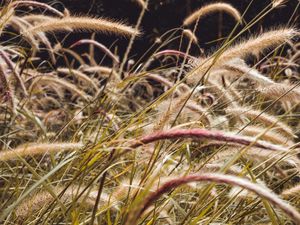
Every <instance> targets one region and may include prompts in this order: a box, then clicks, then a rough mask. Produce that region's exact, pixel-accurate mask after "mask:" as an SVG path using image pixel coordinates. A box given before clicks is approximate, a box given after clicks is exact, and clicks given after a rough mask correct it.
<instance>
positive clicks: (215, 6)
mask: <svg viewBox="0 0 300 225" xmlns="http://www.w3.org/2000/svg"><path fill="white" fill-rule="evenodd" d="M223 11H224V12H226V13H228V14H229V15H231V16H233V17H234V18H235V19H236V20H237V21H238V22H239V23H242V17H241V14H240V13H239V11H238V10H237V9H236V8H234V7H233V6H232V5H230V4H228V3H223V2H218V3H212V4H208V5H206V6H203V7H201V8H200V9H198V10H196V11H195V12H194V13H192V14H191V15H189V16H188V17H187V18H185V20H184V22H183V25H184V26H188V25H191V24H192V23H194V22H195V21H197V20H198V19H200V18H202V17H204V16H206V15H209V14H211V13H214V12H223Z"/></svg>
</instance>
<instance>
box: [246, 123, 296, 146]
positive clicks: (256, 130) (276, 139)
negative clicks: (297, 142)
mask: <svg viewBox="0 0 300 225" xmlns="http://www.w3.org/2000/svg"><path fill="white" fill-rule="evenodd" d="M265 131H266V128H264V127H259V126H247V127H246V128H244V129H243V130H242V131H241V134H243V135H246V136H250V137H253V136H258V135H261V134H262V133H263V135H261V136H260V139H262V140H265V141H270V142H272V143H274V144H280V145H291V144H293V143H292V142H291V141H289V139H287V138H285V137H284V136H282V135H280V134H279V133H277V132H275V131H272V130H268V131H267V132H265Z"/></svg>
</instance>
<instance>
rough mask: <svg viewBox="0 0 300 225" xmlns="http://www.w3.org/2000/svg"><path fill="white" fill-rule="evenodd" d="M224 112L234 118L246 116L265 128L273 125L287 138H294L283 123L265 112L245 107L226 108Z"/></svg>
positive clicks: (291, 131)
mask: <svg viewBox="0 0 300 225" xmlns="http://www.w3.org/2000/svg"><path fill="white" fill-rule="evenodd" d="M226 112H228V113H230V114H232V115H235V116H246V117H248V118H249V119H251V120H254V122H255V121H257V122H260V123H262V124H264V125H266V126H271V125H272V124H274V127H276V128H278V130H279V131H280V132H282V133H284V134H285V135H286V136H287V137H290V138H292V139H293V138H295V137H296V136H295V134H294V132H293V130H292V129H291V128H290V127H289V126H288V125H286V124H284V123H283V122H280V121H279V119H278V118H276V117H275V116H272V115H270V114H268V113H266V112H264V113H262V112H261V111H259V110H255V109H251V108H247V107H236V108H228V109H226Z"/></svg>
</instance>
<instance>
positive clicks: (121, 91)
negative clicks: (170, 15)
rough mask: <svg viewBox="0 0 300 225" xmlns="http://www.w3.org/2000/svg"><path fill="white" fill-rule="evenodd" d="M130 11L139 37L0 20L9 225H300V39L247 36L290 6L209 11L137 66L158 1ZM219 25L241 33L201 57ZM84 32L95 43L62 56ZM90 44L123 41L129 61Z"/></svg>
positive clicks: (2, 201)
mask: <svg viewBox="0 0 300 225" xmlns="http://www.w3.org/2000/svg"><path fill="white" fill-rule="evenodd" d="M135 3H136V4H137V5H139V6H140V7H139V10H140V12H141V13H140V16H139V17H138V19H137V22H136V24H133V25H126V24H125V23H123V22H121V21H119V22H116V21H115V20H113V19H111V18H106V19H104V18H96V17H93V16H91V15H85V16H83V15H81V16H76V15H73V14H72V12H69V10H67V9H65V10H64V11H58V10H57V9H55V8H53V7H52V6H51V5H48V4H45V3H39V2H35V1H11V2H10V1H7V2H6V3H5V4H4V6H3V8H1V18H0V22H1V23H0V26H1V29H0V31H1V33H0V35H1V38H2V39H1V40H2V41H1V50H0V81H1V83H0V141H1V142H0V146H1V147H0V149H1V150H0V171H1V174H0V208H1V209H2V210H1V211H0V223H1V224H108V225H112V224H126V225H129V224H147V225H150V224H300V198H299V194H298V192H299V172H300V159H299V146H300V145H299V131H298V130H299V126H300V125H299V109H300V108H299V102H300V101H299V95H300V94H299V93H300V88H299V84H300V83H299V82H300V79H299V61H300V45H299V42H298V40H299V31H298V30H297V29H296V28H295V27H293V26H291V25H290V24H283V25H282V26H280V27H275V28H272V29H271V28H264V31H263V32H262V33H260V34H251V35H250V37H249V36H248V37H245V35H244V34H245V33H246V32H248V31H249V30H250V28H251V27H253V26H254V25H256V24H258V23H260V22H261V21H262V20H263V19H264V17H265V16H266V15H268V14H269V13H272V12H273V11H276V10H277V9H278V7H281V6H282V4H284V2H283V1H274V2H272V3H271V4H270V5H269V6H268V7H266V8H265V9H263V10H262V11H261V12H258V13H257V15H256V16H255V18H254V19H253V20H251V21H249V22H245V21H244V19H243V17H244V15H246V14H247V9H246V10H245V12H239V11H238V10H237V9H236V8H235V7H234V5H229V4H227V3H215V4H210V5H206V6H203V7H202V8H199V9H198V10H196V11H195V12H194V13H192V14H191V15H187V17H186V18H187V20H188V21H189V22H186V21H183V24H184V27H180V28H178V29H174V30H171V31H169V32H167V33H166V34H165V35H163V36H162V37H161V38H160V41H161V43H160V44H159V46H158V45H154V46H153V47H152V48H151V49H149V52H147V53H145V56H144V57H142V58H141V59H140V60H138V61H134V60H133V59H131V55H132V54H134V53H135V52H134V50H135V48H134V47H133V46H134V44H135V41H136V39H137V38H140V39H142V38H143V33H142V32H140V30H143V29H142V27H143V18H144V16H145V13H146V12H147V10H151V7H150V6H151V1H147V0H145V1H140V0H139V1H135ZM20 7H22V9H25V10H23V11H20V10H18V8H20ZM249 7H250V6H249ZM31 8H34V9H38V8H40V9H42V10H43V13H35V14H34V13H32V12H31V11H30V9H31ZM220 11H224V12H226V13H228V14H230V15H231V16H233V17H234V18H235V19H236V20H237V25H236V26H235V27H234V28H233V30H232V33H231V34H228V36H227V37H225V38H224V40H223V41H222V45H221V46H219V47H218V48H216V50H215V51H214V52H211V53H210V54H208V53H206V52H204V53H203V54H202V55H201V56H197V55H193V53H192V51H190V50H193V49H195V48H197V47H199V43H201V42H200V41H199V40H201V37H197V33H196V31H197V29H198V28H197V27H199V24H201V21H202V20H201V19H202V17H204V16H206V15H209V14H213V13H215V12H218V13H219V12H220ZM292 16H294V15H292ZM291 21H292V18H291ZM224 22H226V21H224ZM239 26H240V29H239V31H237V28H238V27H239ZM75 32H85V33H91V38H84V39H79V40H77V41H76V42H75V43H73V44H72V45H70V46H67V45H65V42H64V40H63V38H64V37H66V36H68V35H69V34H71V33H75ZM57 33H59V35H57ZM93 33H99V34H101V35H111V34H113V35H112V36H111V38H112V39H114V38H118V37H116V36H121V38H123V40H124V38H126V37H127V38H128V39H126V41H128V45H127V49H126V50H125V54H124V55H122V54H120V52H118V50H113V48H112V47H109V46H106V45H104V44H103V43H101V41H99V40H97V39H95V35H94V34H93ZM177 39H180V40H181V41H182V40H185V39H186V40H187V41H188V43H187V45H186V46H185V45H184V44H183V42H181V44H180V46H178V48H176V49H169V48H167V46H168V44H170V43H173V41H175V40H177ZM79 46H80V48H79ZM82 49H83V50H82ZM79 50H80V51H79ZM82 51H84V52H83V53H82ZM98 51H99V52H98ZM99 54H100V55H101V56H103V58H102V59H99V57H98V55H99ZM105 58H107V60H105Z"/></svg>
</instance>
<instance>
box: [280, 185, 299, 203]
mask: <svg viewBox="0 0 300 225" xmlns="http://www.w3.org/2000/svg"><path fill="white" fill-rule="evenodd" d="M299 193H300V185H299V184H298V185H296V186H294V187H292V188H289V189H286V190H284V191H283V192H282V193H281V196H282V197H283V198H285V199H287V198H289V197H292V196H298V197H299Z"/></svg>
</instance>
